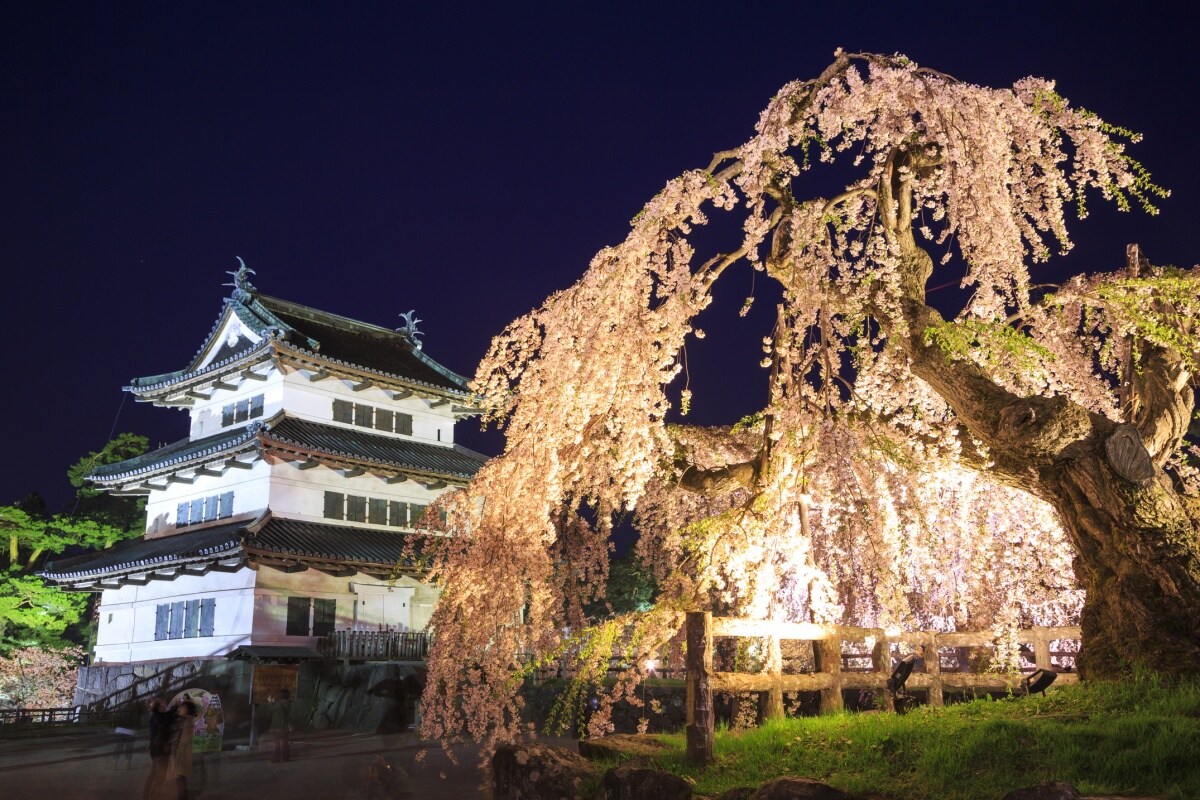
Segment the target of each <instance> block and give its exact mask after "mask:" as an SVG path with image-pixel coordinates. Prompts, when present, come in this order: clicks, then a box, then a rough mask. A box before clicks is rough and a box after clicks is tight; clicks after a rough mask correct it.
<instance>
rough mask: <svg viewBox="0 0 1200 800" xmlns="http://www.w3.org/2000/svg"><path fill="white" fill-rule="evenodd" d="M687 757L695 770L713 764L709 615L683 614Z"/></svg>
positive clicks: (706, 613) (710, 625) (710, 629)
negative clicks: (684, 621) (684, 620)
mask: <svg viewBox="0 0 1200 800" xmlns="http://www.w3.org/2000/svg"><path fill="white" fill-rule="evenodd" d="M686 625H687V634H686V635H687V755H688V760H689V761H691V762H692V763H693V764H695V765H697V766H701V767H702V766H705V765H706V764H711V763H712V760H713V722H714V720H713V700H712V683H711V678H712V666H713V664H712V649H713V641H712V614H711V613H709V612H708V611H689V612H687V623H686Z"/></svg>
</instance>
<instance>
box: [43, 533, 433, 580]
mask: <svg viewBox="0 0 1200 800" xmlns="http://www.w3.org/2000/svg"><path fill="white" fill-rule="evenodd" d="M424 538H425V535H424V534H417V533H405V532H402V531H396V530H378V529H372V528H358V527H351V526H347V525H328V524H320V523H313V522H304V521H301V520H293V519H279V518H275V517H271V516H270V515H263V516H262V517H259V518H258V519H254V520H243V521H240V522H229V523H224V524H220V525H216V526H212V527H207V528H201V529H198V530H190V531H187V532H185V533H176V534H172V535H169V536H162V537H158V538H154V539H133V540H130V541H126V542H121V543H119V544H117V545H115V546H113V547H110V548H107V549H105V550H101V551H98V552H93V553H85V554H83V555H78V556H73V557H70V558H63V559H58V560H56V561H51V562H49V563H48V564H46V567H45V569H44V570H42V572H41V576H42V577H43V578H45V579H46V580H47V581H49V582H50V583H54V584H58V585H61V586H64V587H69V588H75V589H102V588H115V587H117V586H120V585H122V584H126V583H146V582H147V581H149V580H153V579H166V580H170V579H172V578H174V577H176V576H177V575H179V574H181V573H187V574H203V573H205V572H209V571H230V570H236V569H239V568H241V567H242V566H243V565H245V564H246V563H254V564H261V565H266V566H272V567H275V568H277V569H282V570H285V571H289V572H295V571H302V570H305V569H318V570H323V571H326V572H330V573H333V574H339V575H351V574H354V573H356V572H362V573H366V574H368V575H373V576H377V577H386V576H391V575H397V574H419V573H420V571H421V570H420V566H419V565H418V564H417V563H416V562H415V561H414V560H413V557H412V555H411V553H410V552H409V550H410V549H411V548H409V549H406V545H407V544H410V543H411V544H414V545H419V543H420V542H421V541H422V540H423V539H424Z"/></svg>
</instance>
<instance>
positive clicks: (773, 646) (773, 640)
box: [763, 636, 784, 719]
mask: <svg viewBox="0 0 1200 800" xmlns="http://www.w3.org/2000/svg"><path fill="white" fill-rule="evenodd" d="M767 674H769V675H770V676H771V690H770V691H769V692H767V708H766V711H765V713H764V714H763V716H764V717H765V718H766V719H782V718H783V716H784V713H783V648H782V646H781V645H780V643H779V637H778V636H768V637H767Z"/></svg>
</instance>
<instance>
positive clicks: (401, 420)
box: [396, 411, 412, 436]
mask: <svg viewBox="0 0 1200 800" xmlns="http://www.w3.org/2000/svg"><path fill="white" fill-rule="evenodd" d="M396 433H403V434H404V435H405V436H412V414H401V413H400V412H399V411H397V412H396Z"/></svg>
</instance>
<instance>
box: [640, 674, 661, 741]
mask: <svg viewBox="0 0 1200 800" xmlns="http://www.w3.org/2000/svg"><path fill="white" fill-rule="evenodd" d="M642 666H643V667H645V669H646V677H645V678H644V679H643V680H642V720H643V721H644V722H645V723H646V726H647V728H648V727H649V725H650V709H649V706H647V705H646V684H647V683H649V681H650V678H651V677H652V676H653V675H654V670H655V668H656V667H657V666H658V661H656V660H655V659H653V658H647V659H646V661H645V663H643V664H642Z"/></svg>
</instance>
